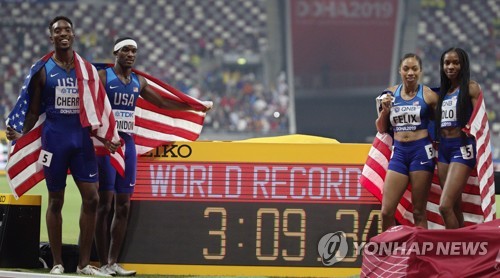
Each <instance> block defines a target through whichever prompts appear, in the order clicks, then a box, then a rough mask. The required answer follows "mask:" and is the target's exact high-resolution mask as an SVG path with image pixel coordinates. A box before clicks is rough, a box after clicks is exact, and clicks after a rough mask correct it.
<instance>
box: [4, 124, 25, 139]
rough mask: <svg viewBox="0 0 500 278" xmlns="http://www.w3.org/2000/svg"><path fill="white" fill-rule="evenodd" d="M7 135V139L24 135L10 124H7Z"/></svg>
mask: <svg viewBox="0 0 500 278" xmlns="http://www.w3.org/2000/svg"><path fill="white" fill-rule="evenodd" d="M5 135H7V139H8V140H10V141H12V140H17V139H19V138H20V137H21V136H22V134H21V133H19V132H17V131H16V130H15V129H13V128H12V127H10V126H7V131H6V132H5Z"/></svg>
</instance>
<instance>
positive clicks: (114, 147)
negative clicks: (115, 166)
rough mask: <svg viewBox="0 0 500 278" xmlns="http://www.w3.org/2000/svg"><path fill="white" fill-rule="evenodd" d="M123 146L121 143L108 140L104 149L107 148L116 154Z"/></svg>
mask: <svg viewBox="0 0 500 278" xmlns="http://www.w3.org/2000/svg"><path fill="white" fill-rule="evenodd" d="M120 146H121V143H120V142H118V143H113V142H111V141H108V140H106V142H104V147H106V149H108V150H109V151H110V152H111V153H115V152H116V150H117V149H118V148H119V147H120Z"/></svg>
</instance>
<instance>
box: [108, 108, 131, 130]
mask: <svg viewBox="0 0 500 278" xmlns="http://www.w3.org/2000/svg"><path fill="white" fill-rule="evenodd" d="M113 114H114V115H115V120H116V128H117V129H118V131H122V132H127V133H132V132H133V131H134V123H135V116H134V111H130V110H113Z"/></svg>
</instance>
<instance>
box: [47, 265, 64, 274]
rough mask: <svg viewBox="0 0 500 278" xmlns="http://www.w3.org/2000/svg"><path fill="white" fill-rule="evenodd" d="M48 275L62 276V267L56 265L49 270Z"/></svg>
mask: <svg viewBox="0 0 500 278" xmlns="http://www.w3.org/2000/svg"><path fill="white" fill-rule="evenodd" d="M50 274H64V266H62V265H61V264H56V265H55V266H54V267H53V268H52V269H51V270H50Z"/></svg>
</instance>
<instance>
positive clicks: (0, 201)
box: [0, 195, 7, 203]
mask: <svg viewBox="0 0 500 278" xmlns="http://www.w3.org/2000/svg"><path fill="white" fill-rule="evenodd" d="M5 201H7V197H6V196H5V195H0V203H5Z"/></svg>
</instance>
